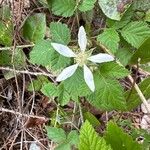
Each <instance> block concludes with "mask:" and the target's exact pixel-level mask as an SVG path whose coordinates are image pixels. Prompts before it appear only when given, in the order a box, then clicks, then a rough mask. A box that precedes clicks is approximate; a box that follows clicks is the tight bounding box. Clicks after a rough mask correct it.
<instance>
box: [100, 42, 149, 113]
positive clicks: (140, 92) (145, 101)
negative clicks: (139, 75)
mask: <svg viewBox="0 0 150 150" xmlns="http://www.w3.org/2000/svg"><path fill="white" fill-rule="evenodd" d="M98 45H99V46H100V47H101V48H102V49H103V50H104V51H105V52H107V53H108V54H110V55H112V56H113V54H112V53H111V52H110V51H109V50H108V49H107V48H106V47H105V46H104V45H102V44H98ZM116 62H117V63H118V64H119V65H121V66H123V65H122V64H121V63H120V62H119V61H116ZM128 79H129V80H130V82H131V83H132V84H134V88H135V90H136V92H137V94H138V96H139V98H140V99H141V101H142V103H143V104H144V106H145V108H146V110H147V112H148V113H149V114H150V105H149V104H148V102H147V100H146V98H145V97H144V95H143V93H142V91H141V90H140V88H139V87H138V85H137V84H136V83H134V79H133V78H132V76H131V75H128Z"/></svg>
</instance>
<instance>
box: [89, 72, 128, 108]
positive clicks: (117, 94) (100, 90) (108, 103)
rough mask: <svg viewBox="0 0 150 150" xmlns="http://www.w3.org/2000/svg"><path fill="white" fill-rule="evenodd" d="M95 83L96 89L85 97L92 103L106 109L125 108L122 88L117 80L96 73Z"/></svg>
mask: <svg viewBox="0 0 150 150" xmlns="http://www.w3.org/2000/svg"><path fill="white" fill-rule="evenodd" d="M95 84H96V91H95V92H94V93H92V94H91V95H90V96H88V98H87V100H88V101H89V102H90V103H91V104H92V105H94V106H95V107H96V108H100V109H104V110H108V111H110V110H126V101H125V98H124V94H123V88H122V86H121V85H120V83H119V82H118V81H117V80H115V79H111V78H108V79H107V78H104V77H103V76H102V75H101V74H97V75H96V78H95Z"/></svg>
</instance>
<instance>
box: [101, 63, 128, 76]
mask: <svg viewBox="0 0 150 150" xmlns="http://www.w3.org/2000/svg"><path fill="white" fill-rule="evenodd" d="M100 73H101V74H102V76H104V77H106V78H108V77H110V78H116V79H119V78H124V77H126V76H128V75H129V71H128V70H127V69H125V68H124V67H123V66H121V65H119V64H117V63H115V62H108V63H103V64H102V65H101V66H100Z"/></svg>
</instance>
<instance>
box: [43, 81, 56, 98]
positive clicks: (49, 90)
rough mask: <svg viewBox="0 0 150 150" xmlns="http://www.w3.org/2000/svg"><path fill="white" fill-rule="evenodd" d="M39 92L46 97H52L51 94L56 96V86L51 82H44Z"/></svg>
mask: <svg viewBox="0 0 150 150" xmlns="http://www.w3.org/2000/svg"><path fill="white" fill-rule="evenodd" d="M41 92H42V93H43V94H44V95H46V96H47V97H52V96H54V97H57V96H58V91H57V87H56V86H55V85H54V84H53V83H51V82H49V83H47V84H44V85H43V86H42V89H41Z"/></svg>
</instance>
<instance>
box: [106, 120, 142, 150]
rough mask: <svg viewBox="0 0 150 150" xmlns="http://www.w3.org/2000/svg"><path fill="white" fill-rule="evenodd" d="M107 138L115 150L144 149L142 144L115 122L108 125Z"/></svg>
mask: <svg viewBox="0 0 150 150" xmlns="http://www.w3.org/2000/svg"><path fill="white" fill-rule="evenodd" d="M105 140H106V142H107V143H109V144H110V145H111V147H112V148H113V149H114V150H142V148H141V145H140V144H138V143H137V142H136V141H133V139H132V137H131V136H129V135H128V134H127V133H125V132H123V131H122V129H121V128H119V127H118V126H117V125H116V124H115V123H113V122H109V123H108V125H107V131H106V134H105Z"/></svg>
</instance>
